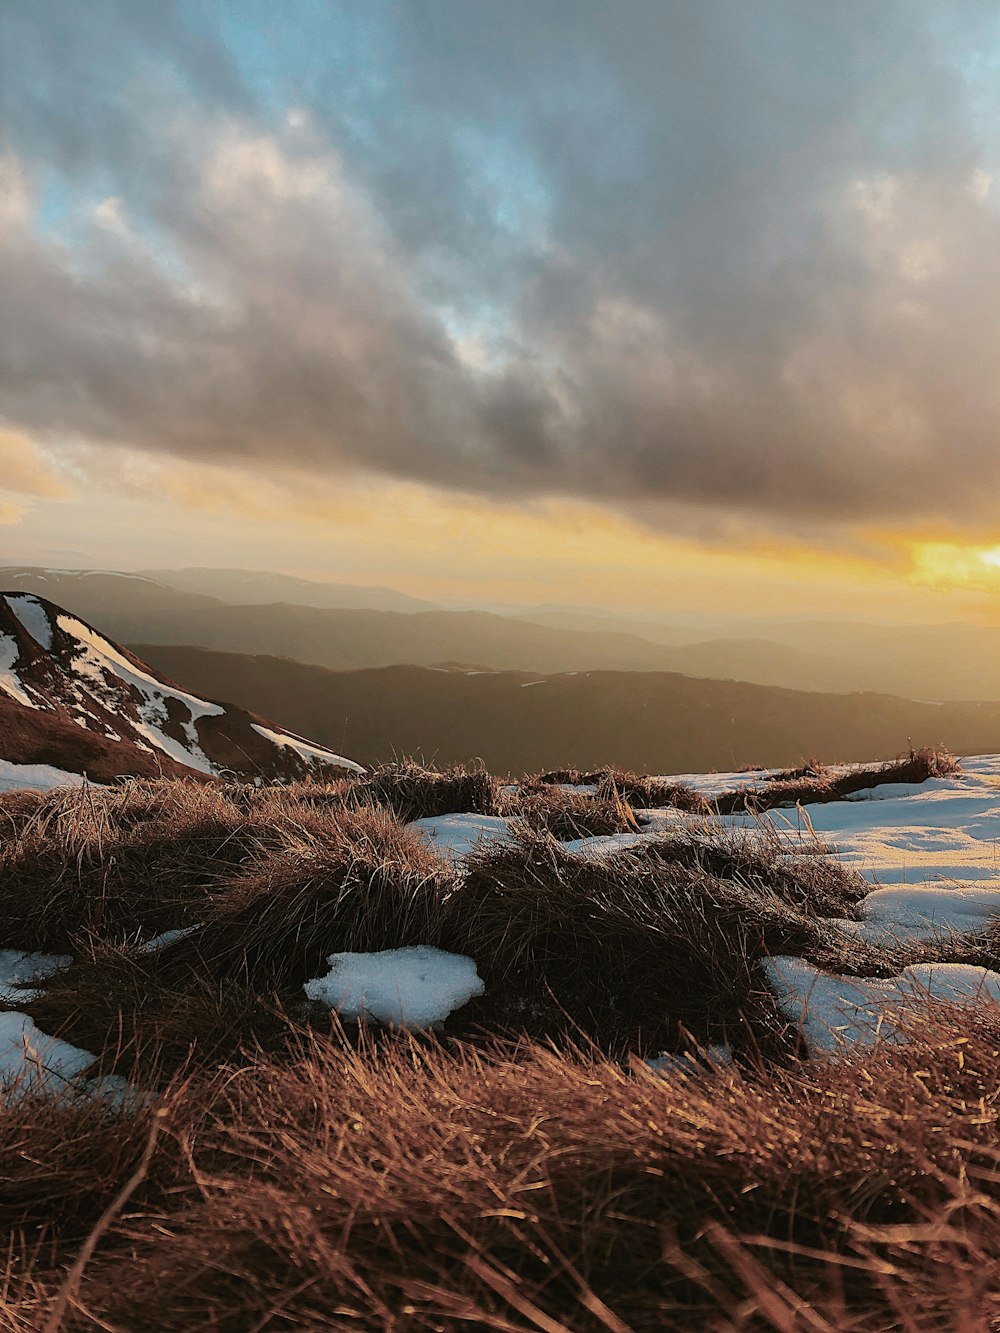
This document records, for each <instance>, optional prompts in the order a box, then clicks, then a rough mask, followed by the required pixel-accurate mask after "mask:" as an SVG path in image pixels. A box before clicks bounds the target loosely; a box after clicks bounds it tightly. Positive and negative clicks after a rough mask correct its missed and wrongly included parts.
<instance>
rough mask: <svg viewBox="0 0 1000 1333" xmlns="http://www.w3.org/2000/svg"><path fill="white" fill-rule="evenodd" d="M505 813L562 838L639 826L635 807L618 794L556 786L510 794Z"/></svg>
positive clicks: (594, 834) (613, 831) (626, 830)
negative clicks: (587, 792) (594, 793)
mask: <svg viewBox="0 0 1000 1333" xmlns="http://www.w3.org/2000/svg"><path fill="white" fill-rule="evenodd" d="M506 813H508V814H510V815H513V816H515V817H517V818H518V819H523V820H524V821H525V823H526V824H527V825H528V826H529V827H530V828H533V829H536V830H539V831H541V830H545V831H547V832H548V833H551V834H552V836H553V837H554V838H558V839H559V841H560V842H568V841H570V840H571V839H574V838H594V837H605V836H607V835H608V834H610V833H634V832H636V831H637V830H638V828H639V824H638V821H637V820H636V817H635V813H634V811H633V810H632V807H631V806H630V805H629V804H628V802H627V801H625V800H623V799H622V798H621V797H620V796H618V795H617V794H615V795H614V797H607V798H600V797H597V796H585V795H582V794H580V793H579V792H574V791H566V790H563V789H561V788H559V787H554V786H539V787H538V788H536V789H534V790H530V789H529V790H528V791H527V792H525V791H521V792H519V793H517V794H515V795H512V796H510V797H508V801H507V804H506Z"/></svg>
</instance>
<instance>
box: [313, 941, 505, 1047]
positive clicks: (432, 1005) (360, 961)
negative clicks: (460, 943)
mask: <svg viewBox="0 0 1000 1333" xmlns="http://www.w3.org/2000/svg"><path fill="white" fill-rule="evenodd" d="M326 961H327V962H328V963H329V964H330V971H329V972H328V973H327V974H326V976H323V977H317V978H316V979H315V980H314V981H307V982H306V984H305V987H304V989H305V992H306V995H308V997H309V998H310V999H311V1000H318V1001H319V1002H320V1003H321V1004H326V1005H328V1006H329V1007H330V1008H331V1009H336V1010H337V1011H338V1012H339V1013H340V1014H341V1016H342V1017H344V1018H352V1019H364V1018H373V1019H375V1020H376V1021H377V1022H379V1023H387V1024H389V1023H391V1024H395V1025H396V1026H399V1027H405V1028H427V1027H433V1026H434V1024H436V1023H442V1022H444V1020H445V1019H446V1018H447V1017H448V1015H449V1014H450V1013H452V1012H453V1011H454V1010H455V1009H460V1008H461V1007H462V1005H463V1004H466V1003H468V1001H469V1000H471V999H472V998H473V996H476V995H482V994H483V992H484V990H485V989H486V988H485V986H484V985H483V982H482V980H481V978H480V976H479V974H478V972H477V971H476V964H475V963H474V962H473V960H472V959H471V958H467V957H465V956H464V955H463V954H454V953H445V952H444V951H443V950H442V949H434V948H431V947H430V946H429V945H416V946H413V947H411V948H406V949H386V950H383V951H382V952H381V953H335V954H331V955H330V957H329V958H328V959H327V960H326Z"/></svg>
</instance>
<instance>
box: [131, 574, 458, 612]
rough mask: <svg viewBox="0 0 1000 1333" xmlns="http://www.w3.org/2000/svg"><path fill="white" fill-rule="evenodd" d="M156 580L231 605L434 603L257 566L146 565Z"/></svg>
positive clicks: (418, 606)
mask: <svg viewBox="0 0 1000 1333" xmlns="http://www.w3.org/2000/svg"><path fill="white" fill-rule="evenodd" d="M144 572H145V573H146V574H147V575H148V576H149V577H150V578H151V579H155V580H156V581H157V582H158V583H160V584H166V585H167V586H168V587H171V588H176V589H178V590H179V591H180V592H186V593H198V594H206V593H207V594H208V595H209V596H211V597H217V598H218V599H219V601H222V602H228V603H229V605H230V606H258V605H264V604H267V603H269V602H287V603H288V604H289V605H290V606H314V607H317V608H323V609H326V610H332V609H337V608H339V609H342V610H370V611H436V610H438V607H437V606H436V605H435V603H434V602H426V601H422V600H421V599H420V598H419V597H410V596H408V595H407V594H406V593H405V592H397V591H396V590H395V589H394V588H381V587H378V586H377V585H371V586H366V585H362V584H356V583H323V582H319V581H318V580H316V579H300V578H295V577H293V576H292V575H290V574H274V573H270V572H268V571H266V570H258V569H202V568H197V567H196V568H192V569H149V570H146V571H144Z"/></svg>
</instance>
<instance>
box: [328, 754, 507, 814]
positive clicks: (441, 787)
mask: <svg viewBox="0 0 1000 1333" xmlns="http://www.w3.org/2000/svg"><path fill="white" fill-rule="evenodd" d="M501 787H502V784H501V782H500V780H499V778H495V777H493V776H492V775H491V774H489V773H487V772H486V770H485V769H483V768H474V767H470V766H468V765H462V764H458V765H455V766H454V767H453V768H448V769H445V770H444V771H443V772H438V771H437V770H435V769H429V768H424V767H422V766H421V765H420V764H417V763H414V762H413V760H404V761H403V762H402V763H398V764H383V765H381V767H379V768H376V769H374V770H373V771H372V772H371V773H370V774H369V775H368V776H367V777H364V778H359V779H358V780H357V781H355V782H354V783H353V784H352V787H351V793H350V794H351V797H352V799H353V800H354V801H355V802H362V801H368V802H370V803H372V804H376V805H385V806H388V807H389V808H390V809H392V810H394V811H395V813H396V814H397V816H398V817H399V818H400V819H401V820H403V822H404V823H406V822H408V821H409V820H411V819H426V818H428V817H429V816H431V815H460V814H478V815H497V814H500V813H502V805H503V793H502V790H501Z"/></svg>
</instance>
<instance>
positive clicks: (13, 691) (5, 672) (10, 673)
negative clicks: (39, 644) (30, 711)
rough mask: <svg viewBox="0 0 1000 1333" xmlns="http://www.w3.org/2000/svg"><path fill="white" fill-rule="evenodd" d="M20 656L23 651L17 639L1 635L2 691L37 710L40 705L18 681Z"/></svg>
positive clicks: (0, 667) (0, 685) (0, 681)
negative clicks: (16, 669) (16, 667)
mask: <svg viewBox="0 0 1000 1333" xmlns="http://www.w3.org/2000/svg"><path fill="white" fill-rule="evenodd" d="M20 655H21V650H20V648H19V647H18V644H17V641H16V639H12V638H10V637H9V636H8V635H6V634H0V690H5V691H6V692H7V694H9V695H11V697H12V698H14V699H16V700H17V702H18V703H19V704H24V705H25V706H26V707H28V708H37V707H38V704H37V703H36V702H35V701H34V699H32V698H31V696H30V695H28V694H27V693H26V692H25V689H24V686H23V685H22V684H21V682H20V680H18V678H17V672H16V671H15V670H14V667H15V666H16V665H17V659H18V658H19V657H20Z"/></svg>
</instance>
